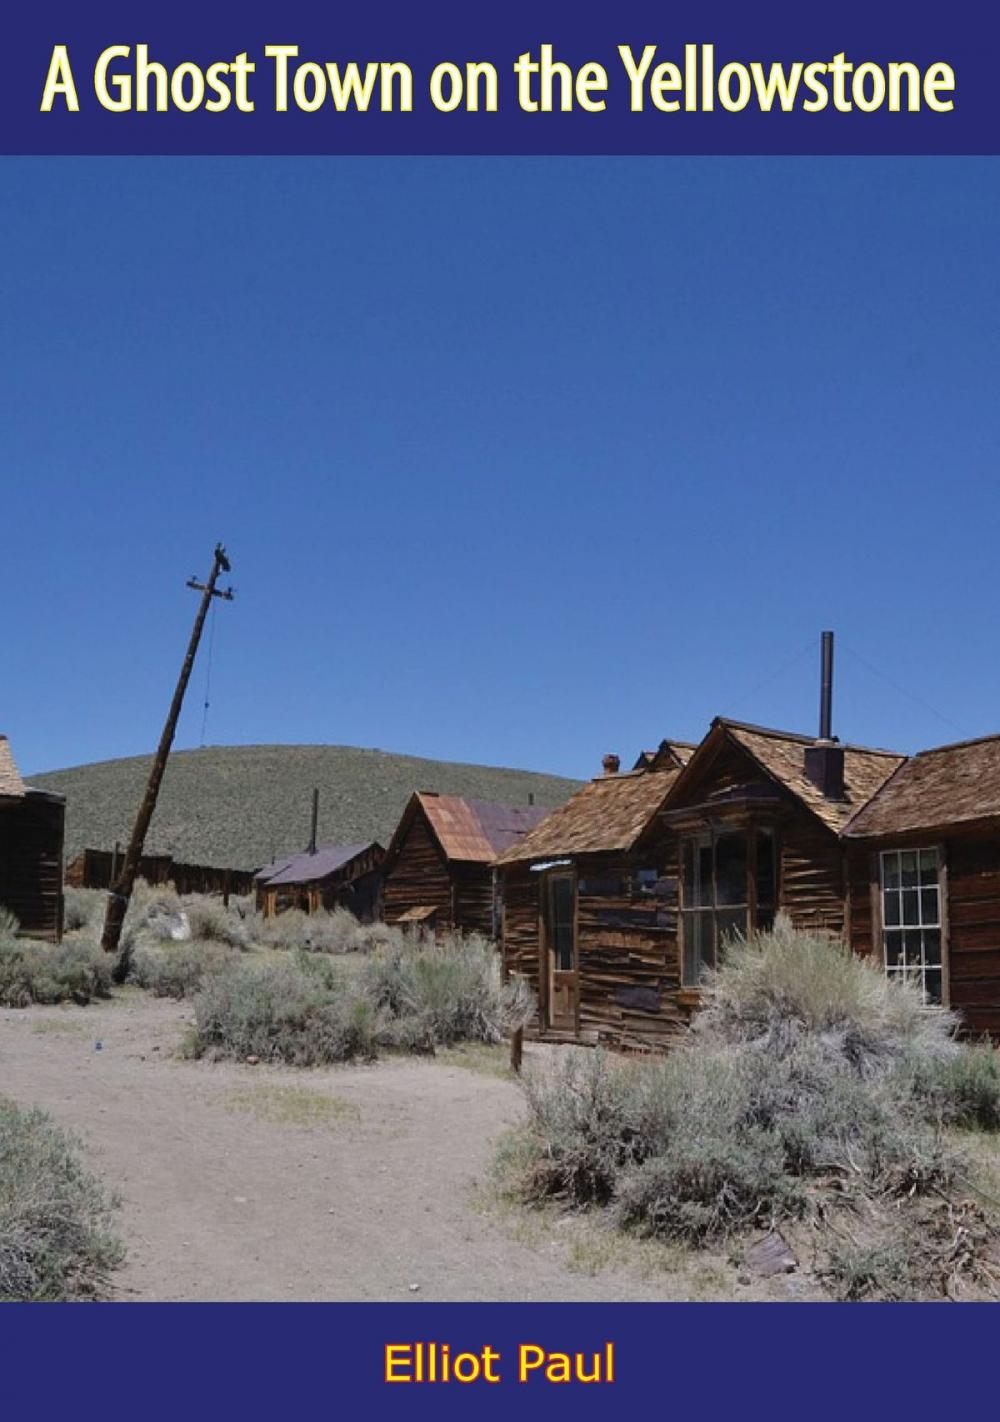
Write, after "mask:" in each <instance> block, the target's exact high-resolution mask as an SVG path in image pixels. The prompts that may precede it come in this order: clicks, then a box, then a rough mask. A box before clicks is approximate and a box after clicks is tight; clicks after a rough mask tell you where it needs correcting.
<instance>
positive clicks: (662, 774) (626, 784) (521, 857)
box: [497, 768, 680, 865]
mask: <svg viewBox="0 0 1000 1422" xmlns="http://www.w3.org/2000/svg"><path fill="white" fill-rule="evenodd" d="M679 774H680V771H679V770H678V769H676V768H675V769H673V770H633V771H630V772H628V773H626V774H624V775H604V776H601V777H600V778H599V779H597V780H592V781H591V782H590V784H589V785H585V786H584V787H583V789H582V790H578V791H577V793H576V794H575V795H574V796H573V798H572V799H571V800H568V801H567V802H566V804H565V805H560V806H559V808H558V809H557V810H553V811H552V813H551V814H549V815H547V816H546V818H545V819H544V820H543V821H542V823H541V824H540V825H539V826H538V828H537V829H535V830H532V832H531V833H530V834H528V835H525V837H524V838H523V839H522V840H520V841H519V842H518V843H517V844H516V845H514V846H513V847H512V848H511V849H508V850H507V852H506V853H505V854H503V855H501V856H500V858H499V859H498V860H497V863H498V864H501V865H503V864H523V863H525V862H526V861H529V860H532V859H559V858H564V857H566V856H570V857H571V856H573V855H577V854H600V853H602V852H607V851H612V850H628V849H631V848H632V846H633V844H634V843H635V842H636V840H637V839H638V838H639V836H640V834H641V833H642V831H643V830H644V829H645V828H646V826H647V825H648V824H649V823H650V821H651V820H652V819H653V817H654V816H655V815H656V812H657V811H658V810H659V808H660V806H661V805H662V804H663V801H664V800H665V799H666V797H667V794H668V793H669V791H670V789H671V787H672V786H673V784H674V781H675V780H676V779H677V777H678V775H679Z"/></svg>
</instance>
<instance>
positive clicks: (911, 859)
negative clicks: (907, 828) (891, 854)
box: [899, 849, 917, 889]
mask: <svg viewBox="0 0 1000 1422" xmlns="http://www.w3.org/2000/svg"><path fill="white" fill-rule="evenodd" d="M899 863H900V869H901V870H902V875H903V888H904V889H915V888H916V886H917V856H916V852H915V851H914V850H912V849H904V850H903V852H902V853H901V854H900V856H899Z"/></svg>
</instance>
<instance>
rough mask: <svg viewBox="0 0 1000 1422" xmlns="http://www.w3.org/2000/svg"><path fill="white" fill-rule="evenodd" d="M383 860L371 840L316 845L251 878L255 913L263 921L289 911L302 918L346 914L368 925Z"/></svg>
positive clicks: (374, 914)
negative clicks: (321, 912)
mask: <svg viewBox="0 0 1000 1422" xmlns="http://www.w3.org/2000/svg"><path fill="white" fill-rule="evenodd" d="M384 859H385V850H384V849H383V847H382V845H380V844H379V843H378V842H377V841H375V840H369V841H368V842H367V843H366V844H320V845H317V846H316V848H315V849H307V850H305V851H304V853H302V854H296V855H293V856H291V857H290V858H288V859H284V860H280V861H278V862H277V864H274V865H268V866H267V868H265V869H263V870H261V871H260V872H259V873H258V874H257V875H256V876H255V886H256V898H257V907H258V909H260V911H261V912H262V913H263V914H264V915H265V916H266V917H267V918H273V917H274V915H275V914H279V913H282V912H283V911H284V910H285V909H289V908H298V909H302V910H303V911H304V912H305V913H316V912H318V911H319V910H320V909H332V908H346V909H350V911H351V912H352V913H353V914H354V916H355V917H356V918H358V919H360V920H361V922H362V923H370V922H371V921H372V919H374V918H378V917H379V912H380V908H381V898H382V863H383V861H384Z"/></svg>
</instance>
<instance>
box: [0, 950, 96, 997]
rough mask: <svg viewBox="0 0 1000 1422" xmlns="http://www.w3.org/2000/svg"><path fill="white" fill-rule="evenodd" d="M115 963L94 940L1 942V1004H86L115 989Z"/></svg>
mask: <svg viewBox="0 0 1000 1422" xmlns="http://www.w3.org/2000/svg"><path fill="white" fill-rule="evenodd" d="M111 971H112V962H111V959H110V956H109V955H108V954H106V953H103V952H102V951H101V949H100V947H99V946H98V945H97V944H94V943H87V942H83V941H81V940H73V939H67V940H66V941H65V942H63V943H59V944H48V943H38V942H33V941H31V940H29V939H27V938H19V939H15V940H13V941H7V942H0V1004H2V1005H3V1006H4V1007H28V1006H30V1004H31V1003H36V1002H37V1003H52V1002H76V1003H79V1004H80V1005H84V1004H86V1003H88V1002H90V1001H91V1000H92V999H93V998H95V997H108V996H109V995H110V992H111Z"/></svg>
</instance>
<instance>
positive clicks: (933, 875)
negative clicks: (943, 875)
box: [920, 849, 938, 884]
mask: <svg viewBox="0 0 1000 1422" xmlns="http://www.w3.org/2000/svg"><path fill="white" fill-rule="evenodd" d="M937 877H938V857H937V850H936V849H922V850H921V851H920V882H921V884H936V883H937Z"/></svg>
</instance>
